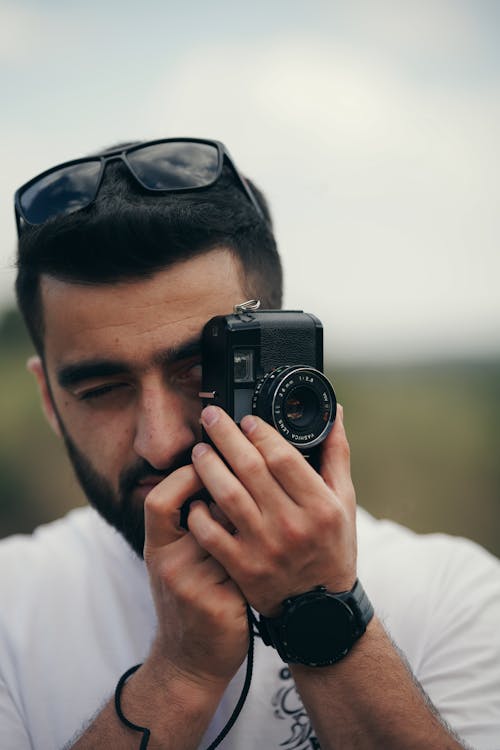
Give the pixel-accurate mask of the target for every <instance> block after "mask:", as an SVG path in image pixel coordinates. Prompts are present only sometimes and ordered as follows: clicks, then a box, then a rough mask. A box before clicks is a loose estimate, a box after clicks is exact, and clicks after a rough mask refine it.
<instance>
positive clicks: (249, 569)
mask: <svg viewBox="0 0 500 750" xmlns="http://www.w3.org/2000/svg"><path fill="white" fill-rule="evenodd" d="M202 422H203V425H204V427H205V430H206V431H207V434H208V435H209V436H210V439H211V440H212V441H213V443H214V445H215V446H216V447H217V449H218V450H219V451H220V453H221V454H222V455H223V456H224V458H225V460H226V461H227V463H228V464H229V466H230V467H231V468H228V466H226V464H225V463H224V461H223V460H222V459H221V458H220V457H219V456H218V455H217V453H216V452H215V451H214V450H213V449H212V448H211V447H209V446H208V445H206V444H204V443H201V444H198V445H197V446H195V448H194V449H193V464H194V468H195V469H196V473H197V474H198V476H199V478H200V480H201V482H202V483H203V485H204V486H205V487H206V488H207V489H208V491H209V492H210V494H211V496H212V497H213V498H214V500H215V502H216V503H217V505H218V507H219V508H220V509H221V511H222V512H223V513H224V514H225V515H226V516H227V518H228V519H229V521H230V522H231V524H232V525H233V526H234V527H235V529H236V531H235V532H234V533H231V532H230V531H229V530H227V529H226V528H224V527H222V526H221V525H220V524H219V523H218V522H217V521H216V520H214V518H213V517H212V515H211V513H210V512H209V510H208V509H207V507H206V506H205V505H204V504H203V503H201V502H197V503H193V505H192V506H191V509H190V514H189V530H190V532H191V534H192V537H194V540H196V542H197V543H198V545H199V548H200V549H203V550H206V552H207V553H209V554H210V555H211V557H212V558H214V559H215V560H217V561H218V562H219V563H220V565H221V566H222V568H223V569H224V570H225V571H227V573H228V574H229V576H230V577H231V579H232V580H233V581H234V582H235V583H236V584H237V586H238V588H239V589H240V590H241V591H242V593H243V595H244V596H245V598H246V599H247V600H248V602H249V603H250V604H251V605H252V606H253V607H255V609H257V610H258V611H259V612H261V613H262V614H264V615H266V616H275V615H277V614H278V613H279V610H280V605H281V602H282V601H283V599H285V598H286V597H288V596H292V595H295V594H299V593H302V592H304V591H308V590H310V589H312V588H314V587H315V586H317V585H320V584H322V585H324V586H326V587H327V588H328V589H329V590H330V591H345V590H348V589H350V588H351V587H352V585H353V584H354V581H355V579H356V526H355V493H354V488H353V485H352V482H351V477H350V465H349V447H348V443H347V439H346V436H345V433H344V428H343V423H342V409H341V408H339V412H338V417H337V419H336V422H335V425H334V427H333V429H332V431H331V433H330V435H329V436H328V437H327V439H326V441H325V443H324V446H323V453H322V467H321V475H319V474H318V473H317V472H316V471H314V469H313V468H312V467H311V466H310V465H309V464H308V463H307V461H306V460H305V459H304V457H303V456H302V455H301V454H300V453H299V451H297V450H296V448H294V447H293V446H292V445H290V444H289V443H288V442H287V441H286V440H285V439H284V438H283V437H281V436H280V435H279V434H278V433H277V432H276V430H275V429H273V428H272V427H271V426H270V425H268V424H266V423H265V422H264V421H262V420H261V419H259V418H258V417H253V416H249V417H245V418H244V419H243V420H242V422H241V430H240V429H239V428H238V427H237V425H236V424H235V423H234V422H233V421H232V420H231V419H230V417H229V416H228V415H227V414H226V413H225V412H224V411H222V410H221V409H218V408H217V407H213V406H210V407H208V408H207V409H205V410H204V412H203V414H202Z"/></svg>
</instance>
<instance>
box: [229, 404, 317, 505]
mask: <svg viewBox="0 0 500 750" xmlns="http://www.w3.org/2000/svg"><path fill="white" fill-rule="evenodd" d="M241 429H242V431H243V432H244V434H245V435H246V437H247V438H248V440H250V442H251V443H252V444H253V445H254V447H255V448H256V449H257V450H258V451H259V453H260V454H261V455H262V456H263V458H264V460H265V462H266V465H267V468H268V469H269V471H270V473H271V474H272V476H273V477H274V478H275V479H276V480H277V482H278V483H279V484H280V486H281V487H282V489H283V490H284V492H285V493H286V494H287V495H288V496H289V497H290V498H291V499H292V500H293V501H294V502H295V503H296V504H297V505H300V506H308V505H309V504H310V503H311V502H313V503H314V502H317V497H318V495H320V496H321V497H322V496H323V495H324V492H325V483H324V481H323V479H322V478H321V477H320V475H319V474H318V473H317V472H316V471H315V470H314V469H313V468H312V466H311V465H310V464H309V463H308V462H307V461H306V459H305V458H304V456H303V455H302V454H301V453H300V452H299V451H298V450H297V448H295V446H293V445H292V444H291V443H288V442H287V441H286V440H285V439H284V438H283V437H282V436H281V435H279V434H278V432H277V431H276V430H275V429H274V427H271V425H269V424H267V422H264V421H263V420H262V419H259V417H254V416H246V417H244V418H243V419H242V420H241Z"/></svg>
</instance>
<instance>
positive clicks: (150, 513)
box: [0, 139, 500, 750]
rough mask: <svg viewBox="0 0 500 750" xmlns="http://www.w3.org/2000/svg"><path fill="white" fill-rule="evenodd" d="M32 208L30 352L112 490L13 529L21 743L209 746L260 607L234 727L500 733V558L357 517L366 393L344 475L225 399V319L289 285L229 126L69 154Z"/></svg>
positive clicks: (376, 735) (335, 446)
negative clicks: (218, 373) (208, 365)
mask: <svg viewBox="0 0 500 750" xmlns="http://www.w3.org/2000/svg"><path fill="white" fill-rule="evenodd" d="M16 214H17V221H18V229H19V235H20V239H19V260H18V279H17V293H18V299H19V303H20V307H21V310H22V312H23V314H24V316H25V319H26V322H27V325H28V328H29V330H30V332H31V335H32V338H33V341H34V343H35V346H36V349H37V357H35V358H34V359H32V360H31V362H30V368H31V370H32V372H33V373H34V375H35V377H36V379H37V381H38V384H39V387H40V391H41V396H42V403H43V407H44V410H45V413H46V416H47V419H48V421H49V423H50V425H51V426H52V428H53V429H54V430H55V431H56V433H57V434H59V435H61V437H62V438H63V439H64V441H65V444H66V447H67V450H68V454H69V457H70V459H71V461H72V464H73V466H74V469H75V471H76V474H77V476H78V479H79V481H80V483H81V484H82V487H83V488H84V490H85V492H86V494H87V496H88V499H89V502H90V505H91V506H92V507H91V508H90V507H89V508H85V509H78V510H76V511H73V512H72V513H70V514H69V515H68V516H67V517H66V518H64V519H62V520H60V521H58V522H56V523H54V524H50V525H48V526H46V527H42V528H41V529H39V530H37V531H36V532H35V534H34V535H33V536H32V537H14V538H11V539H9V540H6V541H4V542H3V543H2V544H1V545H0V569H1V571H2V574H1V588H0V594H1V601H2V606H1V610H0V634H1V635H0V746H1V747H6V748H12V749H13V750H24V748H36V749H37V750H38V749H42V750H45V749H46V748H47V749H48V748H60V747H62V746H63V745H64V746H66V747H74V748H78V750H84V749H85V748H93V749H95V748H124V749H126V748H137V747H139V746H140V747H146V744H147V747H148V748H150V749H152V748H165V749H168V748H183V750H190V749H191V748H193V749H194V748H198V747H200V748H205V747H208V746H209V745H210V743H211V742H213V741H214V738H215V737H216V736H217V735H218V734H219V732H221V731H222V732H224V731H225V729H224V727H226V729H228V728H229V726H228V721H229V720H230V716H231V714H232V712H233V709H234V707H235V705H236V704H237V703H238V700H239V697H240V695H241V694H242V691H243V687H244V681H245V678H244V673H245V666H244V662H245V657H246V655H247V652H248V650H249V643H250V637H249V621H248V611H249V610H248V607H247V605H250V606H251V607H252V608H253V610H254V612H255V613H257V614H256V616H260V617H261V621H262V624H261V626H260V627H261V635H262V637H260V636H257V637H256V639H255V640H256V643H255V657H254V675H253V680H252V683H251V686H250V691H249V694H248V697H247V700H246V703H245V705H244V707H243V709H242V711H241V713H240V715H239V716H238V718H237V720H236V722H235V724H234V726H233V727H232V728H231V729H230V731H229V733H228V734H227V736H226V737H225V739H223V740H222V744H221V745H220V746H221V747H224V748H231V749H232V750H236V749H237V750H242V749H243V748H244V749H245V750H248V749H249V748H257V747H263V748H266V750H267V749H269V750H271V748H285V750H305V749H306V748H317V747H321V748H322V749H323V750H331V749H332V748H398V750H400V749H401V748H420V747H421V748H424V747H425V748H450V749H451V748H463V747H468V746H469V745H468V743H470V744H471V745H472V746H473V747H476V748H481V749H483V748H484V749H486V748H494V747H499V746H500V745H499V740H498V738H499V737H500V705H499V701H500V669H499V668H498V664H499V656H500V643H499V636H498V622H499V621H500V576H499V572H500V568H499V565H498V563H497V561H495V560H494V559H493V558H492V557H491V556H490V555H488V554H487V553H486V552H484V551H483V550H481V549H479V548H478V547H476V546H475V545H473V544H472V543H469V542H466V541H454V540H451V539H449V538H447V537H444V536H439V535H436V536H430V537H418V536H417V535H415V534H413V533H411V532H409V531H407V530H404V529H401V528H399V527H397V526H396V525H394V524H391V523H389V522H377V521H375V520H374V519H372V518H371V517H370V516H369V515H368V514H366V513H365V512H364V511H362V510H360V509H359V510H358V512H357V514H356V507H355V494H354V489H353V486H352V483H351V478H350V469H349V448H348V443H347V440H346V436H345V432H344V427H343V417H342V409H341V408H339V412H338V416H337V419H336V421H335V423H334V427H333V429H332V431H331V432H330V434H329V435H328V437H327V438H326V440H325V441H324V443H323V446H322V456H321V468H320V473H317V472H315V471H314V470H313V469H312V467H311V466H310V465H309V464H308V463H307V461H306V460H305V459H304V458H303V457H302V455H301V454H300V453H299V452H298V451H297V450H296V449H295V448H294V447H293V446H292V445H290V444H289V443H287V441H286V440H284V439H283V438H282V437H281V436H280V435H278V433H277V431H275V430H274V429H273V428H272V427H271V426H270V425H268V424H266V423H265V422H263V421H262V420H260V419H258V418H256V417H254V416H252V415H248V416H246V417H245V418H244V419H243V420H242V421H241V425H240V427H241V429H240V427H238V426H237V425H236V424H235V423H234V422H232V421H231V420H230V418H229V417H228V416H227V415H226V414H225V413H224V412H223V411H222V410H220V409H218V408H216V407H213V406H212V407H208V408H206V409H205V410H204V411H203V412H202V413H201V405H200V404H201V402H200V399H199V395H198V394H199V391H200V382H201V381H200V367H201V357H200V334H201V331H202V329H203V326H204V324H205V323H206V321H207V320H209V319H210V318H211V317H213V316H215V315H225V314H229V313H231V312H232V310H233V307H234V306H235V305H236V304H239V303H241V302H243V301H245V300H247V299H250V298H258V299H260V300H261V301H262V303H263V306H264V307H268V308H277V307H279V305H280V303H281V269H280V263H279V258H278V255H277V252H276V246H275V242H274V238H273V234H272V229H271V221H270V217H269V212H268V209H267V206H266V204H265V201H264V199H263V197H262V196H261V195H260V193H259V192H258V191H257V190H256V189H255V188H254V186H252V185H251V184H249V183H248V182H247V181H245V180H244V178H242V177H241V175H239V173H238V171H237V169H236V167H235V166H234V163H233V162H232V161H231V159H230V157H229V155H228V154H227V152H226V151H225V149H224V148H223V147H222V145H221V144H217V143H215V142H207V141H196V140H190V139H178V140H168V139H167V140H165V141H161V142H155V143H151V144H134V145H132V146H129V147H118V148H116V149H112V150H110V151H108V152H105V154H104V155H101V156H98V157H93V158H89V159H84V160H77V161H75V162H72V163H68V164H66V165H62V166H58V167H55V168H53V169H52V170H49V171H48V172H47V173H44V174H43V175H41V176H39V177H37V178H34V180H32V181H30V182H29V183H27V185H25V186H23V188H21V189H20V190H19V191H18V193H17V194H16ZM200 420H201V424H202V425H203V427H204V429H205V431H206V433H207V435H208V436H209V438H210V440H211V442H212V443H213V444H214V445H215V446H216V448H217V451H218V452H216V451H214V450H213V448H212V447H210V446H209V445H208V444H207V443H206V442H203V441H202V440H201V426H200ZM204 490H208V492H209V493H210V495H211V497H212V498H213V500H214V503H213V504H212V505H210V506H208V505H206V504H205V503H204V502H202V501H201V500H200V498H201V497H202V491H204ZM188 500H190V501H191V503H190V506H189V515H188V519H187V528H186V527H185V526H184V525H182V524H181V522H180V509H181V508H182V507H185V504H186V502H187V501H188ZM96 511H97V512H96ZM356 516H357V523H356ZM117 531H118V532H119V533H117ZM358 547H359V555H358V552H357V550H358ZM132 550H134V552H133V551H132ZM363 589H364V590H365V591H366V592H367V593H366V594H364V593H363ZM368 597H369V598H368ZM370 600H371V603H372V604H373V607H374V610H375V614H374V615H373V610H372V607H371V604H370ZM325 604H326V605H328V607H330V608H329V609H325V610H323V609H322V607H323V606H324V605H325ZM315 607H320V609H319V610H318V609H315ZM318 611H321V612H322V613H323V612H324V613H325V614H324V619H325V621H326V620H327V621H328V632H327V634H326V637H323V638H322V636H321V633H322V631H321V623H320V625H318V622H317V620H319V619H320V620H321V621H323V614H322V616H321V618H318V617H315V616H314V613H315V612H316V613H317V612H318ZM346 612H347V614H348V617H347V619H346ZM297 613H299V616H300V617H302V621H301V623H300V627H299V628H298V631H297V632H295V633H294V632H293V627H292V626H293V622H294V621H295V622H296V619H295V620H294V617H295V618H296V617H297ZM252 629H253V628H252ZM340 631H342V632H340ZM388 633H390V634H391V635H390V636H389V635H388ZM323 635H324V634H323ZM294 637H295V641H296V644H295V650H296V651H297V654H298V655H297V658H296V657H295V655H294V654H292V655H290V653H289V652H290V649H291V646H290V644H291V643H292V642H293V639H294ZM263 638H264V639H265V640H267V641H271V642H272V643H273V644H274V646H276V648H274V647H273V645H265V643H264V642H263ZM391 638H392V639H394V642H395V644H397V646H396V645H394V643H393V641H392V640H391ZM318 639H319V640H320V641H321V643H318V642H317V641H318ZM339 639H340V641H339ZM342 639H344V640H342ZM314 640H316V642H314ZM339 642H342V643H345V648H342V649H340V650H339V646H338V644H339ZM277 649H278V650H279V653H281V654H282V656H284V658H283V659H281V658H280V656H279V653H278V650H277ZM344 652H345V653H344ZM402 652H404V654H405V656H404V657H403V654H402ZM406 660H408V664H407V662H406ZM318 663H320V664H321V666H318V665H317V664H318ZM137 664H140V665H141V666H138V667H137V668H136V669H135V670H133V669H131V668H132V667H134V666H136V665H137ZM121 675H124V676H123V679H121V680H120V681H119V679H120V676H121ZM118 681H119V684H118V689H117V691H116V702H115V700H113V697H112V696H113V692H114V690H115V686H116V685H117V683H118ZM419 683H420V684H419ZM424 691H425V692H424ZM433 704H434V705H433ZM448 725H449V726H448Z"/></svg>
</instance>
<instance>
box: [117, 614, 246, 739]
mask: <svg viewBox="0 0 500 750" xmlns="http://www.w3.org/2000/svg"><path fill="white" fill-rule="evenodd" d="M247 620H248V639H249V640H248V654H247V667H246V672H245V681H244V683H243V687H242V689H241V693H240V697H239V698H238V702H237V703H236V706H235V707H234V711H233V713H232V714H231V716H230V717H229V719H228V720H227V722H226V724H225V725H224V727H223V728H222V729H221V731H220V732H219V734H218V735H217V737H216V738H215V739H214V741H213V742H212V743H211V744H210V745H209V746H208V747H207V750H215V748H216V747H218V746H219V745H220V743H221V742H222V740H223V739H224V738H225V737H226V736H227V735H228V734H229V732H230V731H231V729H232V727H233V726H234V724H235V722H236V720H237V718H238V716H239V715H240V713H241V711H242V709H243V706H244V705H245V701H246V699H247V696H248V693H249V691H250V684H251V682H252V674H253V655H254V638H255V626H256V620H255V617H254V615H253V612H252V610H251V608H250V606H249V605H248V604H247ZM140 666H142V665H141V664H136V665H135V666H134V667H130V669H127V671H126V672H124V674H123V675H122V676H121V677H120V679H119V680H118V683H117V685H116V689H115V710H116V715H117V716H118V718H119V719H120V721H121V722H122V724H124V725H125V726H126V727H128V728H129V729H133V730H134V731H135V732H142V739H141V744H140V745H139V750H146V748H147V746H148V743H149V738H150V736H151V730H150V729H148V728H147V727H141V726H139V725H138V724H134V723H133V722H131V721H130V720H129V719H127V717H126V716H125V715H124V713H123V711H122V707H121V694H122V690H123V686H124V685H125V683H126V681H127V680H128V678H129V677H130V676H131V675H132V674H134V672H136V671H137V670H138V669H139V667H140Z"/></svg>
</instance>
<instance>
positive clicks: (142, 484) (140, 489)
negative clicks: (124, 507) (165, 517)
mask: <svg viewBox="0 0 500 750" xmlns="http://www.w3.org/2000/svg"><path fill="white" fill-rule="evenodd" d="M165 477H166V474H165V475H164V476H161V477H145V478H144V479H141V480H140V481H139V482H137V484H136V492H137V493H138V494H139V495H140V496H141V497H142V498H145V497H146V496H147V495H149V493H150V492H151V490H152V489H154V488H155V487H156V485H157V484H160V482H162V481H163V480H164V479H165Z"/></svg>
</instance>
